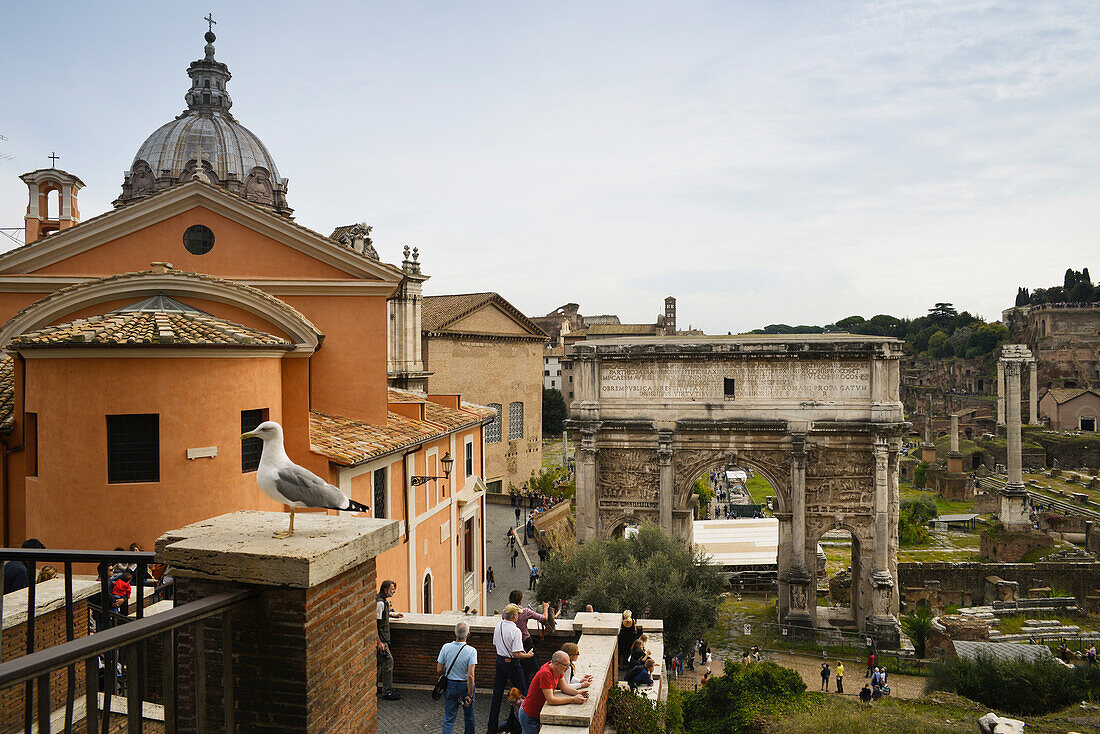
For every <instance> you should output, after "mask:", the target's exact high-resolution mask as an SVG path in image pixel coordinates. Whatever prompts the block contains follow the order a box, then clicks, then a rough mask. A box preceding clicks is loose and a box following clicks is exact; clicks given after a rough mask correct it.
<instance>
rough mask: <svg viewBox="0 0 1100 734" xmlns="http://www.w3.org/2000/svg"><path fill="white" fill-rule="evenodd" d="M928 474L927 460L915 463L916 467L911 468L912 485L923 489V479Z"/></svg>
mask: <svg viewBox="0 0 1100 734" xmlns="http://www.w3.org/2000/svg"><path fill="white" fill-rule="evenodd" d="M927 476H928V462H927V461H922V462H921V463H919V464H917V468H916V469H914V470H913V486H914V487H916V488H917V489H924V484H925V479H926V477H927Z"/></svg>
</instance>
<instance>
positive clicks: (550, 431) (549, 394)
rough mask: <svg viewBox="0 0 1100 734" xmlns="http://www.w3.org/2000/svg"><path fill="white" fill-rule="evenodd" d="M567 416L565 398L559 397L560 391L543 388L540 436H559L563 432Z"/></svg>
mask: <svg viewBox="0 0 1100 734" xmlns="http://www.w3.org/2000/svg"><path fill="white" fill-rule="evenodd" d="M567 414H568V411H567V410H566V408H565V398H563V397H562V396H561V390H555V389H554V388H552V387H544V388H543V389H542V435H543V436H560V435H561V434H562V431H564V430H565V417H566V415H567Z"/></svg>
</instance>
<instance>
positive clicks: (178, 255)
mask: <svg viewBox="0 0 1100 734" xmlns="http://www.w3.org/2000/svg"><path fill="white" fill-rule="evenodd" d="M193 224H204V225H206V226H207V227H209V228H210V229H211V231H212V232H213V233H214V247H213V248H212V249H211V250H210V252H208V253H206V254H205V255H192V254H191V253H190V252H188V251H187V249H186V248H184V246H183V233H184V230H186V229H187V228H188V227H190V226H191V225H193ZM153 261H163V262H170V263H172V265H173V266H174V267H175V268H177V269H179V270H187V271H191V272H198V273H213V274H216V275H217V276H218V277H222V278H235V279H238V280H240V279H249V278H273V279H278V280H312V279H318V280H355V276H353V275H350V274H348V273H346V272H344V271H342V270H340V269H338V268H335V267H333V266H331V265H327V264H325V263H323V262H321V261H319V260H317V259H316V258H313V257H311V256H309V255H307V254H305V253H302V252H299V251H298V250H295V249H294V248H292V247H290V246H288V245H284V244H282V243H280V242H277V241H275V240H273V239H271V238H270V237H267V236H266V235H263V234H261V233H259V232H256V231H254V230H252V229H249V228H248V227H246V226H244V225H241V224H238V223H237V222H234V221H233V220H231V219H228V218H226V217H224V216H222V215H220V214H216V213H214V212H212V211H210V210H209V209H206V208H203V207H195V208H194V209H190V210H188V211H185V212H181V213H179V214H176V215H174V216H171V217H169V218H167V219H165V220H163V221H160V222H156V223H154V224H151V225H149V226H148V227H145V228H143V229H140V230H138V231H136V232H132V233H130V234H127V235H123V236H121V237H119V238H117V239H114V240H112V241H110V242H107V243H104V244H102V245H99V246H98V247H94V248H92V249H90V250H85V251H84V252H79V253H76V254H73V255H71V256H70V257H67V258H65V259H64V260H62V261H60V262H57V263H53V264H52V265H47V266H45V267H43V268H39V269H37V270H34V271H32V272H33V273H34V274H36V275H74V276H105V275H114V274H116V273H126V272H136V271H141V270H148V269H149V263H150V262H153Z"/></svg>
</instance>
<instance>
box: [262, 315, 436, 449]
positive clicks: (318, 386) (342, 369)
mask: <svg viewBox="0 0 1100 734" xmlns="http://www.w3.org/2000/svg"><path fill="white" fill-rule="evenodd" d="M281 300H283V301H285V302H286V303H287V304H289V305H290V306H292V307H293V308H296V309H297V310H298V311H300V312H301V313H302V314H304V315H305V317H306V318H308V319H309V320H310V321H311V322H313V324H314V326H316V327H317V329H318V330H319V331H320V332H321V333H322V334H324V335H325V341H324V342H323V343H322V344H321V347H320V348H319V349H318V350H317V352H316V353H315V354H314V355H313V357H312V358H311V359H310V362H311V369H312V374H311V376H310V386H311V396H310V397H311V401H310V407H311V408H312V409H313V410H319V411H321V412H323V413H331V414H334V415H343V416H347V417H349V418H357V419H359V420H362V421H366V422H368V423H374V424H380V425H381V424H385V422H386V418H387V415H388V411H387V400H386V349H387V344H386V318H387V316H386V298H385V296H282V297H281ZM441 455H442V454H441Z"/></svg>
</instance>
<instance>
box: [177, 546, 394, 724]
mask: <svg viewBox="0 0 1100 734" xmlns="http://www.w3.org/2000/svg"><path fill="white" fill-rule="evenodd" d="M375 583H376V578H375V567H374V559H371V560H368V561H366V562H365V563H362V564H360V565H359V566H357V567H355V568H353V569H351V570H348V571H346V572H344V573H342V574H340V575H339V576H336V577H334V578H332V579H329V580H328V581H326V582H324V583H322V584H319V585H317V586H314V587H313V588H310V589H289V588H280V589H270V590H265V591H264V593H263V594H262V595H261V596H260V597H259V598H258V599H256V600H254V601H252V602H250V603H249V604H247V605H246V606H245V607H243V608H241V609H239V610H238V611H236V612H235V613H234V615H233V617H232V622H231V631H232V643H233V652H234V693H235V697H236V709H235V710H236V720H237V725H238V727H239V728H240V730H241V731H273V730H275V731H281V730H288V731H298V732H345V731H346V732H368V733H373V732H374V731H375V730H376V729H375V727H376V726H377V700H376V694H375V678H376V671H377V660H376V657H375V643H376V640H377V634H378V633H377V627H376V626H375V620H374V614H373V609H374V608H373V605H372V604H371V603H369V600H371V599H372V598H373V597H374V593H375V591H374V590H375ZM227 588H228V586H227V585H226V584H223V583H219V582H211V581H203V580H199V579H191V578H178V579H177V580H176V603H177V604H178V605H179V604H185V603H187V602H189V601H193V600H196V599H200V598H203V597H206V596H211V595H213V594H216V593H219V592H221V591H224V590H226V589H227ZM203 633H204V636H205V644H204V647H203V651H202V654H203V656H204V658H203V659H204V661H205V674H206V691H205V692H206V696H205V700H206V705H205V715H206V720H205V726H203V727H201V728H200V726H199V724H198V721H197V716H196V713H197V712H196V709H195V705H196V695H195V693H196V691H195V678H194V676H195V635H194V632H193V628H191V627H185V628H182V629H181V630H180V631H179V633H178V634H177V643H176V649H177V655H178V659H177V691H178V717H177V721H178V726H179V729H178V730H179V731H180V732H181V734H183V733H184V732H195V733H196V734H199V733H200V731H201V734H208V733H214V732H222V731H224V725H223V711H224V700H223V684H222V679H223V658H222V619H221V618H220V617H214V618H211V619H208V620H206V621H205V622H204V623H203ZM307 691H308V695H307Z"/></svg>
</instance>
